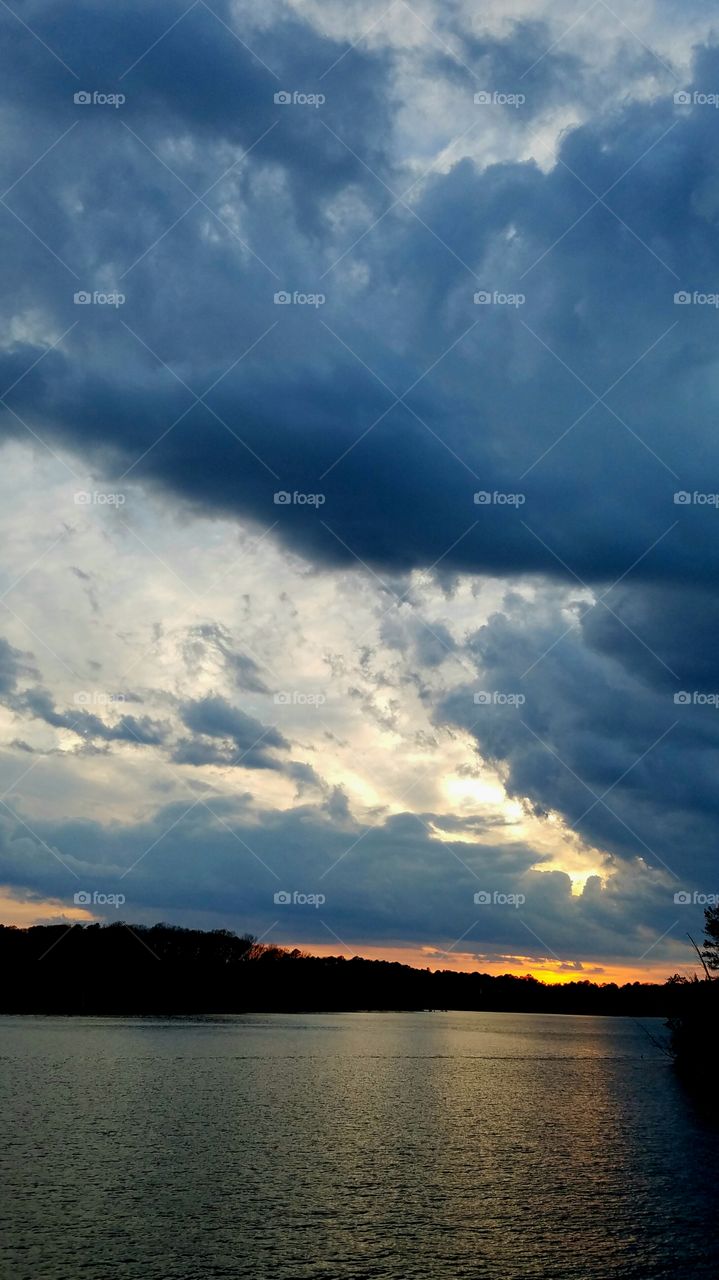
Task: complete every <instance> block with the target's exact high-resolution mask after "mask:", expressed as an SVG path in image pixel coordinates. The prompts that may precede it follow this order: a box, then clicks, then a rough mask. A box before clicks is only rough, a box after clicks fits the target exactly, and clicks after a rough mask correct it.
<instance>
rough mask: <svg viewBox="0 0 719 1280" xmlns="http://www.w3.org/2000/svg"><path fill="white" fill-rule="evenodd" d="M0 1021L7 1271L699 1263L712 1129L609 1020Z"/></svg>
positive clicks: (282, 1274)
mask: <svg viewBox="0 0 719 1280" xmlns="http://www.w3.org/2000/svg"><path fill="white" fill-rule="evenodd" d="M643 1026H644V1028H646V1029H647V1030H648V1031H649V1032H651V1034H652V1035H653V1036H656V1037H662V1036H663V1031H662V1026H661V1023H659V1022H651V1021H647V1022H645V1023H644V1024H643ZM0 1037H1V1046H0V1053H1V1054H2V1061H1V1063H0V1115H1V1116H2V1124H3V1127H4V1128H5V1129H6V1135H5V1138H4V1141H3V1142H2V1144H1V1145H0V1171H1V1175H2V1181H3V1184H6V1185H7V1188H9V1190H6V1192H5V1194H4V1195H3V1204H4V1208H3V1209H2V1210H1V1212H2V1215H3V1217H4V1218H6V1219H8V1220H9V1226H8V1227H7V1228H6V1229H4V1230H3V1232H2V1239H1V1241H0V1260H1V1261H2V1267H3V1275H4V1274H7V1275H8V1276H12V1277H13V1278H14V1280H23V1278H24V1277H28V1280H44V1278H46V1277H48V1278H49V1277H52V1280H56V1278H58V1280H60V1278H61V1280H76V1278H77V1277H91V1278H92V1280H111V1278H113V1277H117V1278H118V1280H135V1278H137V1280H155V1278H157V1280H160V1278H162V1280H180V1278H182V1280H185V1278H189V1277H193V1278H194V1277H215V1276H223V1277H224V1276H227V1277H245V1276H247V1277H250V1276H252V1277H257V1280H310V1278H311V1280H315V1278H319V1277H327V1278H328V1280H330V1278H331V1280H350V1278H352V1280H354V1278H355V1277H356V1278H357V1280H359V1278H360V1277H386V1278H387V1280H414V1278H415V1277H417V1278H420V1277H421V1278H422V1280H434V1278H435V1277H442V1278H443V1280H444V1277H447V1280H450V1278H451V1280H469V1278H470V1277H475V1276H476V1277H487V1278H488V1280H523V1278H524V1277H527V1278H529V1277H531V1278H532V1280H534V1278H535V1277H546V1280H565V1278H567V1280H568V1278H570V1277H571V1280H595V1278H597V1280H599V1278H600V1277H601V1280H622V1278H623V1277H647V1280H663V1278H664V1277H666V1278H667V1280H670V1278H671V1280H684V1278H685V1277H686V1280H689V1278H690V1277H691V1280H703V1278H704V1277H712V1280H715V1278H716V1276H717V1275H719V1257H718V1255H717V1252H716V1244H715V1240H716V1227H717V1222H718V1221H719V1214H718V1212H717V1210H718V1209H719V1192H718V1191H717V1168H718V1167H719V1137H718V1136H717V1133H716V1131H715V1130H713V1129H711V1128H710V1127H708V1126H707V1125H706V1123H705V1122H704V1121H703V1120H702V1118H701V1115H700V1114H699V1113H698V1112H697V1111H696V1110H695V1108H694V1105H693V1103H692V1101H691V1099H689V1098H688V1097H687V1096H686V1095H685V1094H684V1093H683V1091H682V1089H681V1088H680V1086H679V1085H678V1084H677V1082H676V1081H675V1079H674V1076H673V1073H672V1070H671V1066H670V1064H669V1062H668V1060H667V1059H666V1058H665V1057H664V1055H663V1054H662V1052H661V1050H660V1049H659V1048H657V1047H656V1046H655V1045H654V1044H653V1043H652V1041H651V1039H650V1038H649V1036H648V1035H647V1033H646V1031H645V1030H643V1029H642V1027H640V1026H638V1025H637V1024H635V1023H634V1022H632V1021H627V1020H623V1019H614V1018H579V1017H577V1018H574V1017H545V1016H540V1015H516V1014H496V1013H495V1014H475V1013H426V1014H421V1013H419V1014H381V1013H367V1014H362V1013H359V1014H341V1015H311V1014H307V1015H297V1016H295V1015H268V1016H262V1017H258V1016H245V1017H227V1018H201V1019H184V1018H183V1019H101V1018H67V1019H61V1018H0Z"/></svg>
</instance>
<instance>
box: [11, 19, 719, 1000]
mask: <svg viewBox="0 0 719 1280" xmlns="http://www.w3.org/2000/svg"><path fill="white" fill-rule="evenodd" d="M714 21H715V19H714V15H713V10H712V6H710V5H709V4H708V3H703V2H697V3H689V4H687V5H683V6H681V7H680V6H679V5H676V4H674V3H665V2H659V0H658V2H656V3H655V2H652V0H628V2H627V3H626V4H624V5H622V6H621V8H620V9H619V8H617V9H616V10H615V8H614V7H613V6H612V5H610V4H608V3H605V0H595V3H592V4H589V5H586V6H585V3H584V0H581V3H578V4H577V3H574V4H572V3H563V2H560V3H553V4H551V5H550V4H548V3H546V0H511V2H509V3H501V4H500V3H496V2H495V3H488V4H486V5H482V6H479V5H475V4H470V3H466V2H465V3H462V2H461V0H444V2H442V3H440V0H436V2H433V0H413V3H412V4H409V3H407V2H406V0H394V3H390V4H387V3H385V0H379V3H376V4H366V3H363V4H359V3H352V2H351V0H336V2H335V0H323V3H321V4H319V3H311V2H309V0H262V3H255V0H248V2H247V3H241V4H240V3H238V4H235V3H231V2H228V0H211V3H206V2H205V0H195V3H191V4H189V5H187V4H186V3H185V2H184V0H180V3H175V0H163V3H162V4H149V5H148V4H147V3H146V2H145V0H143V2H140V0H117V2H116V3H114V4H113V5H112V6H108V5H106V4H102V3H99V0H94V2H91V0H26V2H25V3H21V0H8V3H7V4H6V3H4V0H1V2H0V47H1V48H2V50H3V53H2V55H0V56H1V57H2V62H3V75H2V77H0V112H1V114H2V125H3V128H2V145H1V147H0V191H1V193H2V194H0V225H1V226H2V240H1V242H0V243H1V248H0V254H1V255H2V271H1V272H0V605H1V606H2V609H1V610H0V919H2V920H3V921H5V922H6V923H15V924H31V923H38V922H40V923H44V922H46V921H49V920H65V921H67V922H68V923H72V922H73V921H91V920H99V921H112V920H117V919H123V920H126V921H130V922H133V921H134V922H136V923H152V922H155V921H157V920H164V921H168V922H172V923H176V924H182V925H192V926H199V927H202V928H230V929H234V930H236V931H238V932H246V931H248V932H251V933H253V934H254V935H255V936H256V937H258V938H261V939H262V940H263V941H266V942H271V943H275V944H280V945H286V946H298V947H300V948H302V949H305V950H308V951H314V952H316V953H322V954H344V955H353V954H361V955H367V956H378V957H382V958H394V959H398V960H403V961H407V962H410V963H414V964H419V965H422V966H425V965H428V966H430V967H432V968H435V967H439V968H450V967H454V968H460V969H474V968H479V969H481V970H483V971H485V972H490V973H503V972H512V973H518V974H530V973H531V974H534V975H536V976H537V977H541V978H545V979H547V980H551V981H567V980H572V979H577V978H587V979H590V980H595V981H600V982H601V981H609V980H618V981H625V980H634V979H640V980H649V979H658V980H663V979H664V978H666V977H667V976H668V975H669V974H671V973H674V972H681V973H690V972H692V971H693V963H692V951H691V945H690V943H689V940H688V937H687V934H688V933H691V934H693V935H694V936H698V935H700V934H701V928H702V920H703V910H704V906H705V905H711V904H712V902H714V901H717V900H718V899H717V895H718V894H719V873H718V872H717V868H716V857H715V848H714V833H715V830H716V825H717V807H718V803H719V801H718V798H717V788H716V777H717V769H718V767H719V658H718V657H717V647H716V634H717V628H718V626H719V601H718V600H717V595H716V582H717V575H718V572H719V536H718V528H719V509H718V508H719V442H718V439H717V431H716V408H717V382H718V380H719V361H718V356H717V352H718V351H719V343H718V341H717V339H718V336H719V237H718V236H717V228H718V224H719V159H718V158H717V157H718V156H719V149H718V148H717V136H718V134H719V111H718V106H719V35H718V34H717V32H716V31H715V29H714V25H713V23H714Z"/></svg>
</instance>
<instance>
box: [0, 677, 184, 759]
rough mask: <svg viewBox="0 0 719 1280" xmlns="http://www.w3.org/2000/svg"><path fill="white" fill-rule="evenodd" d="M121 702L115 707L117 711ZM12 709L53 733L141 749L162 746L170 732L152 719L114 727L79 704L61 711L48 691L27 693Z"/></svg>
mask: <svg viewBox="0 0 719 1280" xmlns="http://www.w3.org/2000/svg"><path fill="white" fill-rule="evenodd" d="M120 705H121V700H120V699H118V700H117V702H115V703H113V704H112V709H113V710H115V711H116V710H118V709H119V706H120ZM13 709H14V710H17V711H18V712H20V713H21V714H26V715H29V716H32V717H35V718H37V719H39V720H44V722H45V724H48V725H50V726H51V727H52V728H53V729H69V730H70V731H71V732H72V733H76V734H78V735H79V736H80V737H83V738H88V739H100V740H101V741H103V742H129V743H135V744H136V745H138V746H152V747H159V746H161V745H162V744H163V743H164V742H165V740H166V738H167V736H168V732H169V726H168V725H167V724H163V723H162V722H160V721H158V720H153V719H152V718H151V717H150V716H140V717H138V716H127V715H121V716H120V718H119V719H118V720H117V721H116V722H115V723H114V724H108V723H106V722H105V721H104V720H102V719H101V718H100V717H99V716H97V715H94V714H93V713H92V712H90V711H86V710H85V709H84V707H83V706H82V705H81V704H79V705H77V706H75V707H73V708H72V709H71V710H69V711H58V710H57V709H56V708H55V704H54V701H53V698H52V695H51V694H50V693H49V692H48V691H47V689H41V688H35V689H27V690H26V691H25V693H24V694H22V695H21V696H20V697H19V698H18V699H17V700H16V701H15V703H14V705H13Z"/></svg>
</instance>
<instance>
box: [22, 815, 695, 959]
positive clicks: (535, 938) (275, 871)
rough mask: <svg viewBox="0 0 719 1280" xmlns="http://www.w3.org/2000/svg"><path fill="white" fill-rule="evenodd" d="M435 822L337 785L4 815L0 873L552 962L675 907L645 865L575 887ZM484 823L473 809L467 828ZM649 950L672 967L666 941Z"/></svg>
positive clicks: (623, 945)
mask: <svg viewBox="0 0 719 1280" xmlns="http://www.w3.org/2000/svg"><path fill="white" fill-rule="evenodd" d="M432 819H433V815H431V814H424V815H419V816H418V815H415V814H410V813H406V814H397V815H394V816H393V817H389V818H386V819H385V820H383V821H378V823H377V825H376V826H375V827H374V828H373V829H368V828H364V827H358V826H357V824H356V823H354V822H353V821H352V820H351V819H350V818H349V817H348V815H347V812H346V809H345V808H344V807H343V806H341V805H340V806H338V805H337V804H336V800H335V797H330V798H329V799H328V800H327V802H326V803H325V804H324V805H323V806H309V805H305V806H301V807H296V808H294V809H291V810H287V811H284V812H279V811H274V812H263V813H252V812H251V811H250V810H247V811H246V812H243V811H242V809H240V810H239V811H238V808H237V803H236V802H232V804H230V803H228V802H227V801H226V800H222V799H220V798H219V797H217V796H214V797H210V798H209V799H208V801H207V803H205V802H198V804H197V805H196V806H194V807H193V808H192V810H191V811H188V809H187V804H186V802H183V803H181V804H177V805H172V806H168V807H167V808H166V809H163V810H162V811H160V812H158V813H157V814H156V815H155V816H154V817H153V818H152V820H151V821H147V822H145V823H142V824H138V825H130V826H128V825H124V824H123V826H122V827H120V826H117V827H111V826H103V825H100V824H98V823H94V822H70V823H66V824H62V825H60V826H58V825H55V824H53V826H52V827H50V826H49V825H45V824H42V823H37V824H35V828H34V833H33V835H32V836H30V835H29V834H28V832H27V831H26V830H24V829H23V828H22V826H20V825H19V824H18V825H15V824H14V823H13V821H12V819H11V818H10V817H6V818H4V819H3V818H0V870H1V872H2V878H3V881H4V882H5V883H7V884H8V885H10V886H11V887H12V886H17V887H18V889H19V888H20V887H21V886H22V887H23V888H24V889H25V890H31V891H37V892H42V893H45V894H48V895H52V896H56V897H58V898H60V899H61V900H63V899H65V898H67V899H68V901H71V900H72V894H73V893H74V892H75V890H76V889H77V888H78V886H79V885H81V886H82V887H84V888H87V887H91V888H97V889H99V890H100V891H102V892H111V891H112V892H117V891H119V890H120V891H122V892H123V893H124V894H125V896H126V900H127V906H126V907H125V908H124V914H125V915H130V916H131V917H132V918H135V919H137V918H138V917H140V918H143V917H144V916H145V915H146V916H147V917H148V918H153V913H154V914H155V915H157V913H158V912H171V913H174V912H175V911H178V912H181V911H187V909H188V905H189V904H191V909H192V910H193V911H194V912H197V913H199V914H202V913H213V914H214V915H215V916H218V918H219V916H221V917H222V918H224V919H227V920H229V921H232V920H234V921H235V922H236V921H237V920H238V919H240V920H242V922H243V927H247V928H251V929H252V930H253V931H255V932H257V933H258V934H261V933H264V931H265V930H267V929H268V928H270V926H272V925H274V932H273V939H274V938H276V939H277V940H279V941H284V940H287V941H292V942H295V941H300V940H303V939H307V940H310V941H311V940H313V939H314V940H316V939H317V937H318V936H320V934H322V933H323V931H325V930H326V928H327V927H328V928H329V930H330V932H329V933H328V935H327V936H328V938H329V937H331V936H333V935H334V936H335V938H336V939H337V937H338V938H339V939H342V941H343V942H345V943H347V944H348V945H350V946H352V945H361V944H364V945H367V944H371V943H372V942H373V941H376V942H377V943H381V942H386V941H387V940H392V941H394V942H397V943H413V944H420V943H427V942H431V943H435V944H436V945H438V946H440V947H442V946H445V947H451V948H452V949H455V948H456V949H457V950H459V951H476V950H479V951H482V952H485V951H488V950H496V949H498V950H500V951H503V952H505V953H509V954H518V955H527V954H539V955H542V956H545V957H547V958H549V959H550V961H552V962H553V961H554V959H555V958H556V959H559V960H560V961H562V960H564V961H567V962H577V961H581V960H586V959H587V958H590V957H593V956H599V955H601V956H603V957H605V958H607V959H609V958H615V957H620V956H621V957H632V956H633V957H635V958H638V957H639V955H640V954H641V952H642V951H643V950H644V949H645V948H646V947H648V946H649V945H650V943H651V942H652V941H655V940H656V939H657V938H658V937H659V936H660V934H661V933H662V932H663V930H664V929H665V928H667V927H668V926H669V925H670V924H671V923H672V920H673V919H674V918H675V916H674V915H673V914H672V913H673V912H674V913H675V912H676V908H674V907H673V903H672V902H671V897H670V895H669V894H668V893H667V891H666V888H664V887H662V886H661V885H660V884H657V883H656V882H654V881H652V880H651V879H650V877H648V876H647V877H645V878H644V880H642V879H639V880H633V881H631V882H629V883H627V882H624V881H623V880H622V877H621V875H620V876H619V877H617V880H616V882H615V883H613V884H610V885H609V886H608V887H607V888H602V887H601V885H600V883H599V880H598V878H597V877H594V878H590V880H589V881H588V883H587V886H586V888H585V890H584V892H583V894H581V895H580V896H577V897H575V896H572V893H571V883H570V880H569V877H568V876H566V875H565V874H563V873H562V872H545V873H539V872H536V871H532V870H530V868H531V867H532V865H533V864H535V863H536V861H537V855H536V851H534V850H532V849H530V848H528V847H526V846H525V845H523V844H520V843H518V844H514V845H511V846H507V845H486V844H485V845H480V844H472V843H469V842H467V841H466V840H462V839H460V840H457V841H454V842H449V843H441V842H439V841H437V840H435V839H433V838H432V835H431V829H430V824H431V822H432ZM480 826H481V823H480V822H479V821H478V820H472V821H471V822H470V823H469V824H468V828H467V833H468V834H474V833H475V831H476V830H477V829H478V828H479V827H480ZM629 889H631V892H629V891H628V890H629ZM281 891H284V892H285V893H287V892H289V893H290V894H292V893H294V892H298V893H300V894H322V895H324V902H323V903H322V904H321V906H320V907H317V908H315V907H311V906H309V907H308V906H306V905H305V906H303V905H302V904H297V905H292V904H289V905H286V904H285V903H284V902H282V901H280V902H278V901H276V899H275V895H276V894H277V893H278V892H281ZM487 892H489V893H491V894H492V895H494V894H496V895H499V898H498V900H495V901H493V902H491V903H487V902H480V903H479V904H478V903H477V902H476V901H475V894H477V893H479V894H480V895H486V893H487ZM518 893H521V894H523V896H524V899H525V901H524V902H523V903H522V904H521V906H520V907H515V906H512V905H509V904H507V903H504V904H503V902H502V895H506V896H508V895H510V894H518ZM112 915H113V916H114V915H115V913H114V911H113V912H112ZM275 922H276V924H275ZM340 946H341V943H338V947H340ZM656 958H657V959H660V960H661V959H662V958H664V959H665V962H666V964H667V971H668V972H669V971H670V970H671V968H672V967H673V962H672V960H671V944H670V943H666V942H665V943H664V945H663V947H661V948H660V949H659V950H658V951H657V953H656ZM435 963H440V964H441V957H440V959H439V961H436V962H435ZM674 963H675V962H674Z"/></svg>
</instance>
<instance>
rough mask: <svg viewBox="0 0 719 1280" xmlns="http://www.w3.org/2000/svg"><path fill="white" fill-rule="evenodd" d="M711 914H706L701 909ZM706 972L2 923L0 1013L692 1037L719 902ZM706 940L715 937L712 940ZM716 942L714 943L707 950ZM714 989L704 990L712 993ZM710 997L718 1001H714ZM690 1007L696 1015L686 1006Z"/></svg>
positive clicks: (715, 955) (701, 1013) (717, 940)
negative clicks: (617, 978) (464, 966)
mask: <svg viewBox="0 0 719 1280" xmlns="http://www.w3.org/2000/svg"><path fill="white" fill-rule="evenodd" d="M708 916H711V913H708ZM707 928H708V929H710V928H711V929H713V930H714V931H715V932H714V934H713V935H712V934H709V935H708V943H707V948H708V949H707V948H705V951H704V952H702V953H701V954H702V957H703V959H702V963H703V964H705V966H706V968H705V975H706V976H705V978H704V980H703V981H688V980H687V979H685V978H682V977H680V976H679V975H674V976H673V977H671V978H669V979H668V980H667V981H666V982H665V983H642V982H628V983H625V984H623V985H621V986H620V985H617V984H616V983H614V982H608V983H595V982H590V981H588V980H586V979H584V980H578V981H570V982H566V983H553V984H550V983H544V982H540V981H539V980H537V979H536V978H533V977H531V976H524V977H518V976H515V975H511V974H505V975H501V976H493V975H490V974H486V973H479V972H472V973H460V972H456V971H454V970H449V969H444V970H442V969H438V970H434V971H431V970H430V969H429V968H427V969H418V968H414V967H412V966H410V965H406V964H399V963H395V962H391V961H385V960H365V959H362V958H360V957H358V956H355V957H354V958H353V959H345V958H344V957H343V956H312V955H307V954H305V953H304V952H301V951H299V950H297V949H295V950H288V949H286V948H282V947H276V946H268V945H266V944H262V943H259V942H257V941H256V939H255V938H253V937H251V936H249V935H238V934H235V933H232V932H231V931H229V930H227V929H214V930H211V931H203V930H200V929H185V928H181V927H178V926H175V925H169V924H155V925H152V926H145V925H136V924H132V925H131V924H127V923H124V922H117V923H112V924H84V923H77V924H75V925H72V926H68V925H67V924H47V925H35V926H32V927H30V928H26V929H23V928H16V927H13V926H0V973H1V974H2V983H1V987H0V990H1V992H2V994H1V995H0V1010H1V1011H2V1012H4V1013H59V1014H150V1013H152V1014H182V1013H186V1014H197V1013H242V1012H273V1011H276V1012H297V1011H307V1012H311V1011H315V1012H317V1011H339V1010H347V1011H349V1010H359V1009H373V1010H390V1009H394V1010H404V1009H406V1010H419V1009H453V1010H496V1011H516V1012H526V1013H531V1012H544V1013H584V1014H611V1015H627V1016H633V1017H664V1018H668V1019H671V1020H672V1026H673V1031H674V1038H675V1042H676V1044H677V1045H678V1046H680V1047H681V1045H682V1044H685V1045H689V1043H690V1041H691V1043H693V1040H692V1036H693V1035H694V1025H695V1020H696V1018H699V1021H700V1022H703V1021H704V1020H705V1018H706V1016H707V1010H708V1009H709V1003H710V1002H709V1000H708V999H707V996H708V995H709V994H711V996H712V997H714V996H715V994H716V990H717V988H716V986H715V983H714V980H713V978H712V977H711V971H712V967H713V968H714V969H717V968H719V912H716V911H715V913H714V915H713V916H711V918H710V919H709V920H708V925H707ZM712 938H713V941H712ZM712 948H713V950H712ZM708 988H711V992H709V991H708ZM715 1005H716V1001H714V1003H713V1006H712V1007H713V1008H715ZM690 1014H691V1017H690V1016H689V1015H690Z"/></svg>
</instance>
